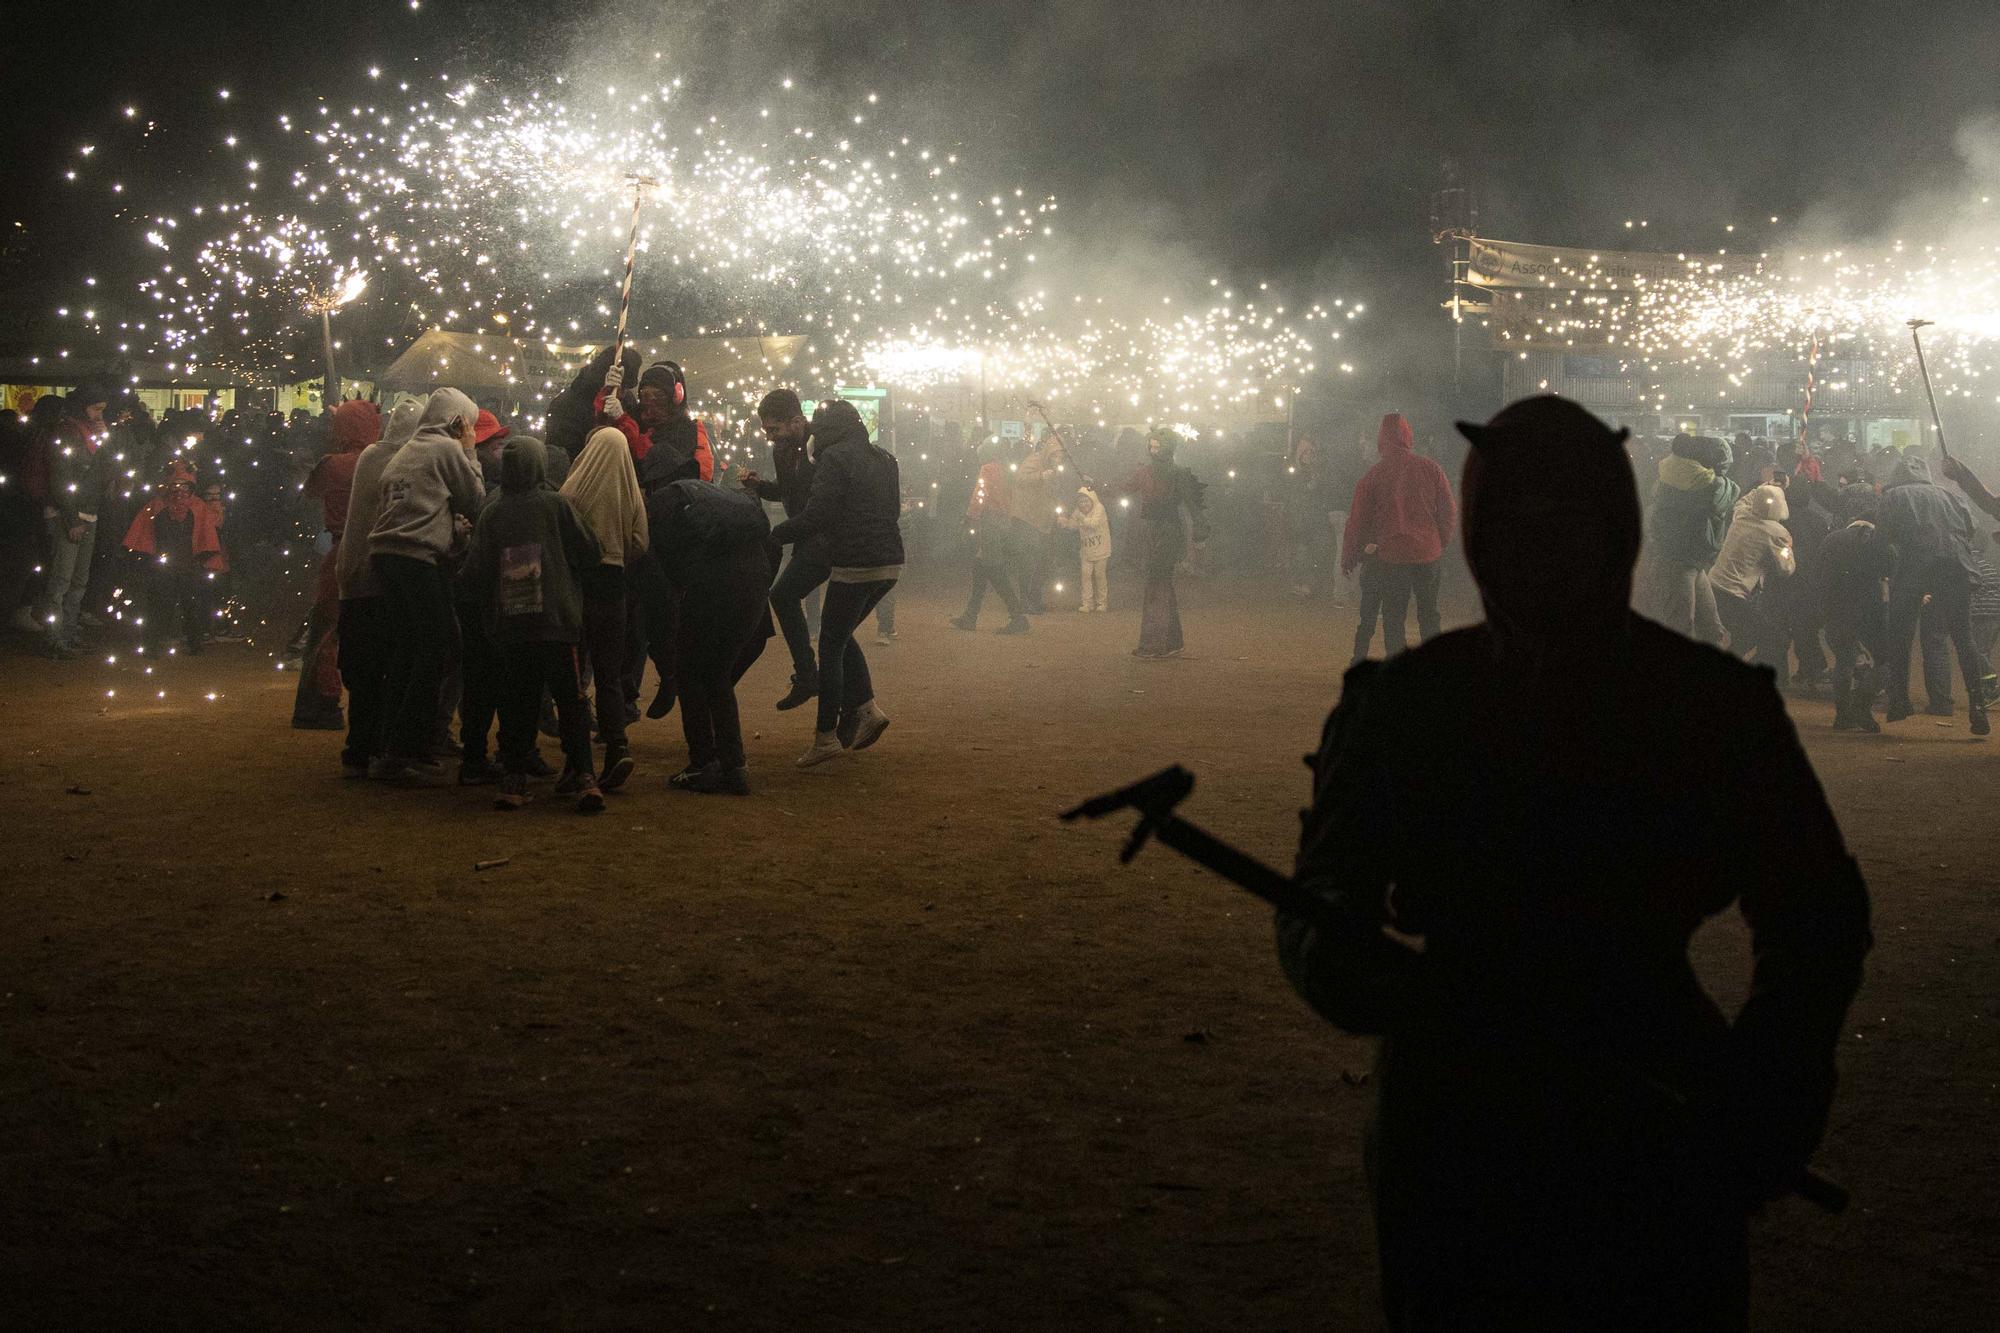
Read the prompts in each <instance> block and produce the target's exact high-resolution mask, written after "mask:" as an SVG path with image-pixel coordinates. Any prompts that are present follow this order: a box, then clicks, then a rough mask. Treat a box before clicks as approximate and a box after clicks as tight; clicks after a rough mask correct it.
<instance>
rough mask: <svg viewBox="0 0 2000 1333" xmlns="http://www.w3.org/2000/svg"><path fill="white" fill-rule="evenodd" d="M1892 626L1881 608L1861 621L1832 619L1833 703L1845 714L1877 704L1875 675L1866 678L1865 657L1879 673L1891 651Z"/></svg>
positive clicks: (1828, 626)
mask: <svg viewBox="0 0 2000 1333" xmlns="http://www.w3.org/2000/svg"><path fill="white" fill-rule="evenodd" d="M1887 637H1888V625H1887V623H1886V622H1885V620H1884V618H1883V615H1882V609H1881V607H1880V606H1879V605H1878V606H1876V607H1874V608H1872V609H1871V611H1870V613H1869V614H1867V615H1864V616H1863V617H1862V618H1861V619H1860V620H1855V621H1850V620H1848V619H1846V618H1843V617H1836V618H1832V619H1829V620H1828V621H1827V624H1826V641H1827V643H1828V644H1829V645H1830V646H1831V647H1832V648H1833V703H1834V707H1835V708H1836V709H1839V710H1841V711H1860V712H1866V711H1868V710H1869V708H1870V707H1871V706H1872V705H1873V704H1874V702H1875V688H1874V673H1870V674H1869V675H1866V676H1864V675H1862V673H1861V672H1860V670H1859V667H1860V663H1861V658H1862V657H1863V656H1864V655H1866V657H1867V658H1868V660H1869V662H1870V663H1872V664H1873V666H1874V668H1875V671H1876V672H1879V671H1880V669H1881V666H1882V663H1883V662H1884V661H1886V660H1887V658H1888V652H1887V650H1886V649H1885V648H1884V647H1883V640H1884V639H1886V638H1887Z"/></svg>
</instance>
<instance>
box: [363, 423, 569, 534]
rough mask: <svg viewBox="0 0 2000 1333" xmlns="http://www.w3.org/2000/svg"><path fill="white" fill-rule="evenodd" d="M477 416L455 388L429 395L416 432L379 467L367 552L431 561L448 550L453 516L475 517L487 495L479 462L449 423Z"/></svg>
mask: <svg viewBox="0 0 2000 1333" xmlns="http://www.w3.org/2000/svg"><path fill="white" fill-rule="evenodd" d="M478 417H479V409H478V408H477V407H475V406H473V402H472V400H471V399H470V398H467V397H466V396H465V395H464V394H462V393H460V392H459V391H458V390H457V389H439V390H438V391H437V392H435V393H433V394H432V395H431V398H430V402H429V403H428V404H426V405H425V407H424V416H423V421H422V423H421V424H420V425H419V426H418V427H417V433H416V435H415V436H414V437H413V438H412V439H411V440H410V442H409V443H408V444H406V445H404V446H403V447H402V449H400V450H398V451H397V453H396V456H395V457H394V458H393V459H391V460H390V461H389V466H388V467H387V468H385V469H384V470H383V472H382V487H381V493H382V512H381V515H380V516H379V517H378V518H377V519H376V520H375V526H374V527H373V528H371V529H369V532H368V553H369V554H370V555H400V556H406V557H408V558H409V559H412V560H421V561H423V562H424V563H425V564H430V565H435V564H439V563H441V562H442V561H443V560H444V558H445V557H446V556H447V555H449V554H450V553H451V546H452V538H453V536H454V532H453V528H452V519H453V517H454V516H457V515H462V516H464V517H465V518H468V519H470V518H475V517H477V516H478V514H479V503H480V501H481V500H483V499H484V498H485V497H486V485H485V483H484V482H483V481H482V480H481V479H480V476H479V468H478V467H477V466H476V465H475V464H474V463H473V461H472V456H471V455H470V454H468V453H467V452H466V451H465V446H463V445H461V444H460V443H459V442H458V437H457V436H455V435H454V434H452V430H451V427H452V423H453V422H456V421H465V422H468V423H469V422H472V421H475V420H477V419H478ZM537 465H538V466H539V455H538V456H537Z"/></svg>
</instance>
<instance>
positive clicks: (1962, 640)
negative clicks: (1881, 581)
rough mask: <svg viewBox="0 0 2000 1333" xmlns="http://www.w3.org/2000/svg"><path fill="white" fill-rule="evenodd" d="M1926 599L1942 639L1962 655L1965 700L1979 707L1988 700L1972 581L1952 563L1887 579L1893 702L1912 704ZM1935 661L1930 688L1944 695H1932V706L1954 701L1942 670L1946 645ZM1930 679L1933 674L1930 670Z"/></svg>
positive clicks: (1921, 565)
mask: <svg viewBox="0 0 2000 1333" xmlns="http://www.w3.org/2000/svg"><path fill="white" fill-rule="evenodd" d="M1927 595H1928V596H1929V597H1930V599H1931V602H1930V607H1929V608H1928V609H1929V611H1930V612H1931V614H1932V615H1934V616H1936V617H1937V625H1938V638H1939V639H1940V640H1944V639H1949V640H1950V641H1951V646H1952V648H1953V649H1954V650H1955V651H1956V652H1957V653H1958V669H1959V674H1960V675H1962V676H1963V677H1964V678H1965V697H1966V701H1967V702H1968V703H1969V704H1970V705H1971V706H1972V707H1974V708H1977V707H1979V706H1980V701H1981V700H1983V699H1984V698H1985V697H1986V695H1985V689H1984V686H1983V685H1982V684H1981V683H1980V679H1979V678H1980V675H1981V674H1982V671H1981V666H1980V658H1979V654H1978V653H1977V652H1975V651H1974V650H1973V647H1972V579H1971V576H1970V575H1969V574H1967V573H1966V572H1965V569H1964V567H1963V566H1961V565H1960V564H1959V563H1958V562H1957V561H1956V560H1951V559H1942V560H1939V559H1932V560H1924V561H1920V562H1913V564H1912V567H1910V568H1899V569H1898V570H1897V571H1896V576H1895V577H1894V578H1892V579H1890V580H1889V634H1888V644H1887V646H1888V661H1887V667H1888V673H1887V677H1888V685H1889V702H1890V703H1892V704H1908V703H1909V701H1910V640H1911V638H1912V637H1913V636H1914V635H1915V634H1916V631H1917V624H1918V621H1919V620H1921V619H1922V617H1923V613H1924V611H1925V609H1926V608H1925V607H1924V598H1925V596H1927ZM1931 660H1933V661H1936V662H1937V663H1938V664H1939V669H1938V672H1937V676H1938V679H1937V680H1936V681H1934V682H1931V683H1932V684H1933V686H1934V687H1941V690H1942V693H1939V692H1933V693H1932V694H1931V702H1932V703H1934V704H1935V703H1943V702H1946V701H1947V700H1949V699H1950V697H1951V695H1950V688H1951V679H1950V677H1949V676H1948V675H1946V674H1945V673H1944V671H1943V670H1942V666H1943V661H1944V651H1943V644H1942V642H1940V643H1939V645H1938V652H1937V654H1936V655H1935V657H1934V658H1932V659H1931ZM1926 674H1927V675H1928V674H1929V672H1928V670H1927V672H1926Z"/></svg>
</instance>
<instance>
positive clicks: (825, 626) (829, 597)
mask: <svg viewBox="0 0 2000 1333" xmlns="http://www.w3.org/2000/svg"><path fill="white" fill-rule="evenodd" d="M895 586H896V580H894V579H878V580H876V581H875V582H873V583H828V584H827V585H826V606H825V609H823V610H822V611H821V612H820V616H819V730H821V731H832V730H834V729H835V728H837V727H838V726H839V725H840V719H841V717H842V715H844V714H847V713H852V712H853V711H854V710H855V709H857V708H859V707H861V705H863V704H865V703H867V702H868V701H869V700H870V699H873V698H874V697H875V682H874V681H872V680H870V679H869V676H868V658H867V657H866V655H864V654H863V653H862V651H861V645H860V644H859V643H856V642H855V641H854V631H855V630H856V629H858V628H859V627H860V625H861V622H862V621H864V620H866V619H867V618H868V613H869V612H870V611H873V610H874V609H875V604H876V603H877V602H879V601H881V600H882V598H883V597H884V596H886V595H887V593H888V591H889V589H891V588H893V587H895Z"/></svg>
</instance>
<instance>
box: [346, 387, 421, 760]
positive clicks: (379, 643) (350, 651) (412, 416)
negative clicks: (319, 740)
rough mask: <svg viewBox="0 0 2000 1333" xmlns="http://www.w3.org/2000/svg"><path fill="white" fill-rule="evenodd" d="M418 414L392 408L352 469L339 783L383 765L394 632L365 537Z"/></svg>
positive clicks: (411, 403)
mask: <svg viewBox="0 0 2000 1333" xmlns="http://www.w3.org/2000/svg"><path fill="white" fill-rule="evenodd" d="M424 406H425V402H424V400H423V399H421V398H415V397H408V398H404V399H403V400H402V401H401V402H399V403H397V404H396V405H395V407H394V408H392V409H391V410H390V412H389V420H388V422H387V423H386V424H385V425H384V426H383V429H382V438H381V439H379V440H377V441H375V443H373V444H371V445H369V446H368V447H367V448H366V449H363V450H362V451H361V457H360V458H359V459H357V460H356V461H355V464H354V484H353V487H352V492H351V495H352V498H351V499H350V500H349V502H348V506H347V522H346V525H345V526H344V527H343V528H342V529H341V538H340V548H339V550H338V552H337V553H336V559H335V564H334V577H335V581H336V583H337V585H338V587H339V589H340V622H339V623H340V628H341V633H340V646H339V653H340V657H339V666H340V680H341V683H342V684H343V685H345V686H346V687H347V744H346V745H345V746H344V747H343V748H342V749H341V752H340V771H341V775H342V776H343V777H349V778H365V777H367V776H368V771H369V765H370V764H371V763H376V762H378V761H379V760H380V759H381V758H382V727H383V723H384V721H385V720H386V711H385V710H386V709H387V707H388V702H389V669H390V663H391V659H392V658H393V657H394V656H395V647H396V631H395V628H394V625H393V623H392V619H391V616H390V613H389V598H388V594H387V593H386V592H385V591H384V589H383V587H382V582H381V580H380V579H378V578H376V577H375V567H374V566H373V565H372V564H370V563H369V560H368V534H369V532H370V531H372V530H373V529H374V527H375V520H376V519H377V518H380V517H381V514H382V472H383V470H384V469H385V468H387V467H388V466H389V460H390V459H392V458H394V457H395V456H396V453H397V451H398V450H400V449H401V448H402V447H403V446H404V445H406V444H408V443H409V442H410V437H411V436H412V435H415V434H416V433H417V425H418V423H419V422H420V421H422V420H423V415H424Z"/></svg>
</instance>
